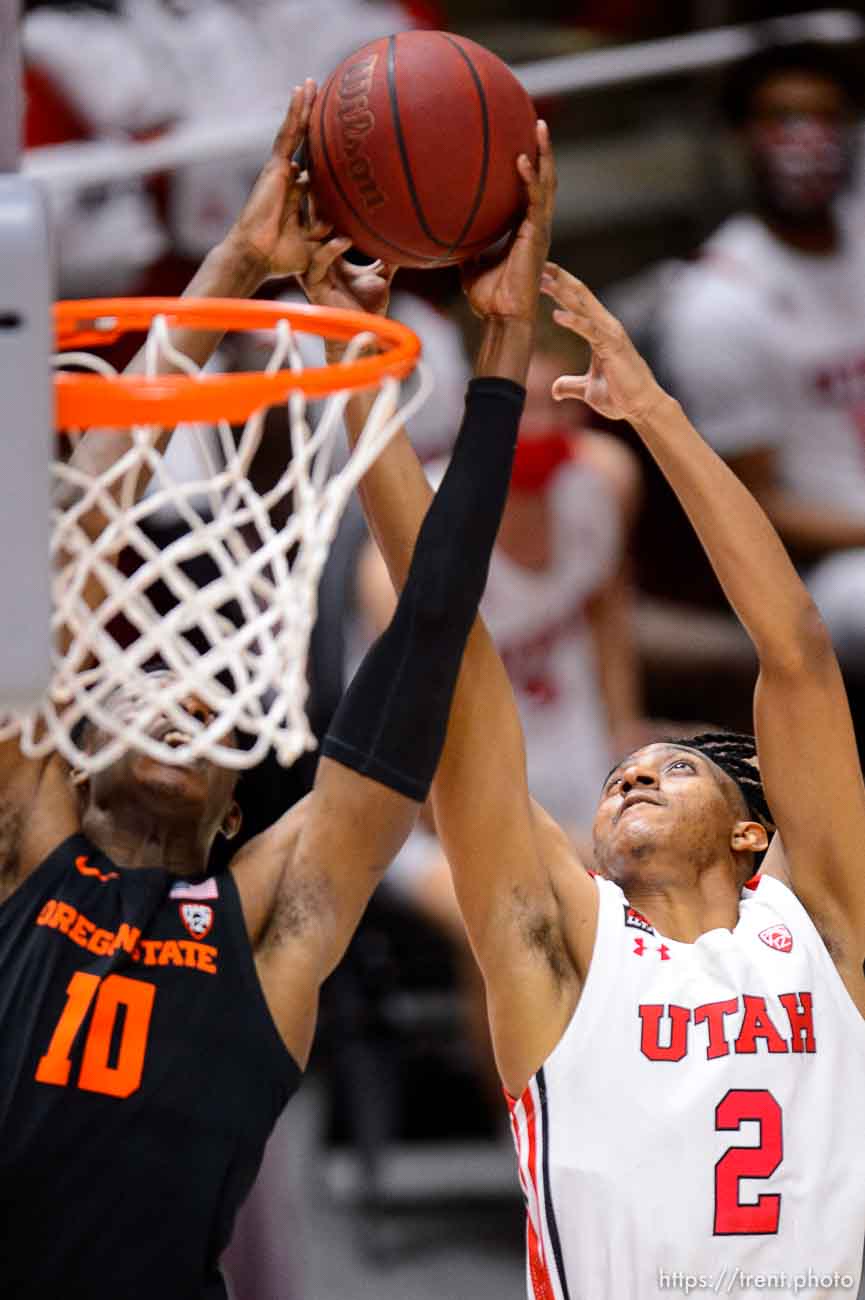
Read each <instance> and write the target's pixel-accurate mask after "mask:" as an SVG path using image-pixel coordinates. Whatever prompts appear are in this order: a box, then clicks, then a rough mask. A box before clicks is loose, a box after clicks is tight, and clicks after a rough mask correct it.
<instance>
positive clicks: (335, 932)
mask: <svg viewBox="0 0 865 1300" xmlns="http://www.w3.org/2000/svg"><path fill="white" fill-rule="evenodd" d="M542 260H543V259H542V258H540V259H538V261H539V264H538V266H537V270H536V274H535V289H534V293H535V298H537V292H538V290H537V284H538V281H539V278H540V264H541V263H542ZM520 348H521V345H516V344H514V345H513V346H512V340H510V338H509V336H508V332H507V331H504V332H502V343H501V346H499V343H498V341H496V342H495V344H492V343H491V344H490V352H489V356H490V366H489V368H488V369H487V370H486V372H485V373H484V374H483V375H481V376H479V377H477V378H475V379H474V380H472V382H471V384H470V385H469V391H468V395H467V398H466V407H465V415H464V417H463V421H462V425H461V428H460V431H459V434H458V435H457V440H456V445H455V447H454V451H453V455H452V457H451V460H450V464H449V465H448V468H447V471H446V473H445V475H444V478H443V480H442V483H441V486H440V487H439V490H438V492H437V493H436V495H435V497H434V499H433V501H432V504H431V505H430V506H429V509H428V510H426V513H425V515H424V514H423V508H421V510H420V511H419V515H420V517H422V519H423V522H422V523H421V525H420V530H419V532H418V533H417V540H416V543H415V544H414V548H413V551H412V555H411V560H410V563H409V567H408V572H407V574H406V576H405V582H404V585H403V587H402V591H401V594H400V597H399V601H398V603H397V607H396V610H395V613H394V615H393V618H392V619H391V622H390V624H389V625H388V627H387V628H386V629H385V631H384V632H383V633H382V635H381V636H380V637H379V639H378V640H377V641H376V642H375V643H374V645H373V646H372V647H371V648H370V650H369V651H368V653H367V655H366V656H365V658H364V660H363V662H362V664H361V666H360V668H359V669H358V671H357V674H356V675H355V677H354V679H353V681H352V682H351V684H350V686H349V688H348V690H347V692H346V694H345V697H344V698H343V700H342V702H341V704H340V706H339V708H338V709H337V712H336V715H335V717H334V719H333V722H332V723H331V725H330V729H329V731H328V733H327V735H326V737H325V739H324V742H323V744H322V751H321V752H322V757H321V761H320V763H319V767H318V772H317V775H316V781H315V786H314V789H313V791H312V794H311V796H310V798H309V799H308V801H307V803H306V807H305V810H304V817H303V825H302V828H301V829H299V831H298V832H297V834H296V838H295V839H293V840H292V841H291V843H290V845H289V848H290V852H289V853H286V854H285V869H284V873H283V878H282V881H281V884H280V887H279V897H278V901H277V904H276V909H275V912H274V914H273V915H272V917H271V918H269V921H268V923H267V924H266V926H265V929H264V933H263V935H262V936H261V938H260V940H259V943H258V948H257V960H258V969H259V972H260V974H261V977H262V980H263V982H264V987H265V990H266V992H267V996H268V1001H269V1003H270V1006H271V1009H272V1010H273V1011H274V1013H275V1015H276V1016H277V1020H278V1022H279V1023H280V1024H281V1026H282V1028H283V1032H284V1033H285V1035H286V1041H287V1042H288V1043H289V1046H290V1047H291V1049H292V1051H293V1053H294V1054H295V1056H296V1057H297V1059H298V1060H300V1061H301V1062H303V1061H304V1060H305V1058H306V1054H307V1053H308V1050H309V1041H310V1038H311V1033H312V1024H313V1014H314V1008H315V1000H316V999H315V994H316V993H317V990H318V987H319V985H320V983H321V982H322V980H323V979H324V978H325V977H326V976H327V975H328V974H329V973H330V971H331V970H332V969H333V967H334V966H335V965H336V963H337V962H338V961H339V959H340V957H341V956H342V954H343V952H344V950H345V948H346V946H347V944H348V941H349V939H350V938H351V935H352V933H353V932H354V929H355V927H356V926H357V923H358V921H359V919H360V916H361V914H362V912H363V909H364V907H365V906H366V903H367V901H368V899H369V895H370V893H371V892H372V890H373V889H374V887H375V885H376V883H377V882H378V879H379V877H380V874H381V872H382V871H383V870H384V868H385V867H386V866H387V864H388V863H389V862H390V861H391V859H392V858H393V856H394V855H395V853H396V851H397V850H398V848H399V847H400V846H401V844H402V842H403V840H404V839H405V838H406V836H407V834H408V832H409V831H410V829H411V827H412V825H413V823H414V820H415V818H416V816H417V813H418V810H419V808H420V805H421V804H422V803H423V802H424V801H425V800H426V798H427V795H428V794H429V789H430V785H431V782H432V779H433V776H434V773H435V770H436V767H437V765H438V761H439V757H440V754H441V750H442V746H443V744H444V740H445V733H446V729H447V723H448V715H449V713H450V707H451V700H452V698H453V691H454V687H455V684H456V680H457V674H458V671H459V665H460V661H461V659H462V654H463V650H464V648H465V643H466V639H467V637H468V635H469V632H470V630H471V627H472V625H473V623H474V621H475V618H476V616H477V609H478V604H479V602H480V599H481V596H482V595H483V590H484V587H485V585H486V578H487V571H488V567H489V560H490V555H491V552H492V548H493V544H494V542H495V539H496V535H497V533H498V529H499V524H500V522H501V515H502V511H503V509H504V504H505V500H506V498H507V493H508V487H509V484H510V477H511V467H512V463H513V453H514V448H515V446H516V439H517V430H518V427H519V422H520V417H521V415H522V409H523V401H524V398H525V390H524V389H523V388H522V386H521V385H520V384H519V383H518V382H515V380H514V379H513V378H511V377H510V376H511V375H512V374H513V373H515V372H517V373H524V367H525V361H526V360H527V358H524V357H523V356H522V353H521V350H520ZM498 358H502V360H501V362H500V363H499V361H498V360H497V359H498ZM425 499H426V498H425ZM417 523H418V517H415V518H414V519H413V524H414V526H415V528H416V527H417ZM294 827H295V818H294V817H293V815H292V814H288V817H287V819H286V821H285V823H284V825H283V827H282V828H281V827H277V828H276V831H275V834H274V835H271V836H269V837H266V838H269V840H270V842H271V843H272V844H273V845H274V846H275V848H274V852H276V853H279V852H281V848H280V846H279V841H280V837H281V835H282V834H283V830H284V831H285V832H287V833H288V834H289V835H291V834H292V833H293V828H294ZM261 849H262V845H260V844H259V845H257V846H256V850H255V852H256V853H257V854H259V855H260V853H261ZM242 866H243V864H242V862H240V863H238V868H237V869H238V871H240V870H241V869H242ZM300 990H303V991H304V993H305V995H304V994H303V993H302V994H301V995H300V996H299V991H300Z"/></svg>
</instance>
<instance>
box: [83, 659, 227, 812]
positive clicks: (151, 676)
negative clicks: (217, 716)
mask: <svg viewBox="0 0 865 1300" xmlns="http://www.w3.org/2000/svg"><path fill="white" fill-rule="evenodd" d="M176 680H177V679H176V676H175V674H174V673H172V672H171V671H169V670H159V671H156V672H151V673H148V674H147V685H146V690H144V691H142V690H141V689H138V688H136V687H133V686H122V687H118V688H117V689H116V690H115V691H113V692H112V694H111V695H110V696H109V697H108V699H107V700H106V704H105V707H106V710H107V711H108V712H110V713H111V714H112V715H114V716H115V717H116V718H118V719H130V720H131V719H133V718H136V717H140V716H141V714H142V713H143V712H144V711H145V710H149V709H150V708H152V705H153V701H154V693H156V694H157V699H158V693H160V692H163V693H164V692H165V691H166V689H167V688H168V687H170V686H171V685H172V684H173V683H174V682H175V681H176ZM180 706H181V708H182V709H183V712H184V713H185V714H187V715H188V717H189V719H190V725H189V727H188V728H186V727H183V728H181V727H178V725H177V723H176V721H175V720H174V719H173V718H171V717H169V716H168V715H167V714H166V713H162V712H159V711H156V712H154V715H153V718H152V721H151V722H150V724H149V725H148V728H147V731H148V734H149V735H150V736H151V737H152V738H153V739H155V740H160V741H162V742H164V743H165V744H167V745H169V747H177V746H179V745H182V744H184V743H185V742H186V741H188V740H189V739H190V738H191V737H192V735H193V732H194V730H195V723H196V722H197V723H200V724H201V725H202V726H207V725H208V724H209V723H210V722H212V721H213V717H214V714H213V712H212V710H211V709H210V708H209V707H208V706H207V705H206V704H205V703H204V701H203V700H201V699H199V698H198V697H197V696H196V695H193V694H189V695H188V696H186V697H184V698H183V699H182V700H181V701H180ZM223 743H227V744H230V745H232V746H233V745H234V744H235V738H234V736H233V735H229V736H228V737H226V739H225V741H224V742H223ZM236 784H237V774H236V773H235V772H234V771H232V770H230V769H228V768H225V767H221V766H220V765H219V764H217V763H213V762H211V760H210V759H207V758H199V759H195V760H193V761H192V762H189V763H185V764H174V763H164V762H160V761H159V760H158V759H155V758H151V757H150V756H149V755H147V754H141V753H138V752H132V751H130V752H128V753H126V754H124V755H123V756H122V757H121V758H119V759H118V760H117V761H116V762H115V763H113V764H111V766H110V767H108V768H106V769H105V771H104V772H101V773H97V774H95V775H94V776H93V777H91V789H92V790H93V791H94V793H95V794H96V795H97V797H102V798H103V799H104V798H105V796H106V795H107V796H108V797H109V798H110V795H111V793H112V791H118V790H119V789H121V788H123V787H126V788H128V787H129V786H130V785H132V786H134V787H135V788H136V789H138V790H140V791H141V793H142V794H143V793H145V792H148V793H149V794H150V795H151V796H153V797H154V798H156V799H158V800H159V801H160V802H166V803H168V804H170V805H171V806H172V807H173V808H180V807H187V808H188V809H189V812H190V814H191V815H192V816H196V817H202V816H204V817H205V818H206V819H208V820H210V819H215V820H216V822H217V823H218V822H219V820H220V811H221V810H223V809H227V808H228V807H229V806H230V804H231V802H232V798H233V794H234V787H235V785H236Z"/></svg>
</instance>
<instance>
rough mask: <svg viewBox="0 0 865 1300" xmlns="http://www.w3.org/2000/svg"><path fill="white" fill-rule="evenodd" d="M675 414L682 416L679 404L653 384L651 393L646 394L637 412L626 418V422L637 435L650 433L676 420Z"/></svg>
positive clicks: (657, 385)
mask: <svg viewBox="0 0 865 1300" xmlns="http://www.w3.org/2000/svg"><path fill="white" fill-rule="evenodd" d="M677 413H678V414H679V415H681V414H682V407H681V405H680V404H679V402H677V401H676V399H675V397H671V396H670V394H669V393H668V392H666V391H665V389H663V388H662V387H661V385H660V384H654V385H653V387H652V389H651V391H650V392H649V393H647V395H646V399H645V401H644V402H642V403H641V404H640V408H639V410H638V411H637V412H635V413H634V414H633V415H632V416H630V417H629V418H628V422H629V423H630V424H631V425H632V426H633V427H634V429H635V430H636V431H637V433H640V432H643V431H645V432H651V431H652V430H654V429H658V428H661V427H665V426H667V425H668V424H669V422H670V420H671V419H675V418H676V414H677Z"/></svg>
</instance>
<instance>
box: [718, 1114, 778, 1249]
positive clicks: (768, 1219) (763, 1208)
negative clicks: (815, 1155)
mask: <svg viewBox="0 0 865 1300" xmlns="http://www.w3.org/2000/svg"><path fill="white" fill-rule="evenodd" d="M782 1119H783V1116H782V1112H781V1107H780V1106H779V1105H778V1103H777V1101H776V1100H775V1098H774V1097H773V1096H772V1094H771V1092H769V1091H767V1089H765V1088H753V1089H747V1088H739V1089H732V1090H731V1091H730V1092H728V1093H727V1095H726V1096H725V1097H723V1098H722V1099H721V1101H719V1102H718V1105H717V1106H716V1107H715V1129H716V1131H721V1130H725V1131H726V1130H727V1129H739V1128H741V1126H742V1124H743V1123H745V1122H746V1121H748V1120H754V1121H756V1122H757V1123H758V1124H759V1125H760V1144H759V1146H756V1147H729V1148H728V1149H727V1150H726V1151H725V1152H724V1154H723V1155H722V1156H721V1159H720V1160H719V1161H718V1163H717V1164H716V1165H715V1236H716V1237H728V1236H732V1235H748V1236H753V1235H756V1234H758V1233H759V1234H762V1233H776V1232H777V1231H778V1220H779V1219H780V1217H781V1197H780V1194H778V1193H773V1194H772V1195H766V1194H765V1193H764V1194H763V1195H761V1196H758V1197H757V1199H756V1201H754V1202H752V1203H751V1204H749V1203H748V1202H742V1201H740V1200H739V1179H740V1178H768V1177H769V1176H770V1175H771V1174H774V1172H775V1170H776V1169H777V1168H778V1166H779V1165H780V1163H781V1160H782V1159H783V1156H784V1133H783V1124H782Z"/></svg>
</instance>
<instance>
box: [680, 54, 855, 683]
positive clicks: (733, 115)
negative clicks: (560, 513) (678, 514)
mask: <svg viewBox="0 0 865 1300" xmlns="http://www.w3.org/2000/svg"><path fill="white" fill-rule="evenodd" d="M861 84H862V81H861V73H858V72H857V70H856V69H855V68H854V67H853V66H852V65H851V64H848V62H847V61H846V58H845V57H843V56H842V55H841V54H840V53H839V52H838V51H837V50H835V49H834V48H830V47H828V46H820V45H808V44H801V45H797V46H786V47H781V48H777V49H775V48H770V49H764V50H762V51H760V52H758V53H757V54H756V55H754V56H752V57H751V58H749V59H748V60H746V61H745V62H744V63H742V64H741V65H739V66H738V67H737V68H736V69H735V70H734V72H733V73H732V75H731V76H730V78H729V81H728V83H727V87H726V93H725V108H726V112H727V115H728V118H729V120H730V122H731V124H732V125H734V126H735V127H737V128H738V130H739V133H740V138H741V143H742V145H743V148H744V152H745V158H746V162H747V166H748V173H749V177H750V182H751V188H752V194H753V204H752V208H751V210H750V211H747V212H742V213H739V214H737V215H735V216H733V217H731V218H730V219H729V220H727V221H726V222H724V224H723V225H722V226H721V227H720V228H719V230H718V231H716V233H715V234H714V235H713V236H712V238H711V239H709V241H708V242H707V243H706V245H705V246H704V248H703V249H702V253H701V256H700V258H699V260H698V261H697V262H696V263H695V264H694V265H692V266H689V267H687V268H685V269H683V270H682V271H681V273H680V274H679V275H678V276H677V277H676V279H675V281H674V283H673V285H672V288H671V289H670V292H669V294H668V295H667V297H666V302H665V306H664V309H663V312H662V326H661V330H660V345H661V353H662V361H663V364H664V366H665V368H666V370H667V372H668V375H669V378H670V381H671V383H672V386H673V388H674V389H675V391H676V392H677V394H678V395H679V397H680V398H681V399H682V401H683V403H684V405H685V406H686V408H687V410H688V412H689V414H690V416H691V417H692V419H693V420H694V422H695V423H696V425H697V426H698V428H699V429H700V430H701V432H702V433H703V434H704V435H705V436H706V437H707V438H708V439H709V441H710V442H712V443H713V445H714V446H715V448H716V449H717V450H718V451H719V452H720V453H721V454H722V455H723V456H724V457H725V458H726V459H727V460H728V461H729V463H730V464H731V466H732V467H733V469H734V470H735V471H736V473H737V474H738V475H739V476H740V477H741V478H742V480H743V481H744V482H745V483H746V484H747V486H748V487H749V488H750V489H751V491H752V492H753V493H754V495H755V496H756V497H757V498H758V500H759V501H760V502H761V503H762V505H763V506H764V507H765V509H766V511H767V512H768V514H769V516H770V517H771V519H772V521H773V522H774V524H775V526H776V527H777V529H778V531H779V533H780V534H781V537H782V538H783V540H784V541H785V543H786V544H787V546H788V548H789V549H790V550H791V552H792V553H793V555H794V556H795V557H796V559H797V561H798V562H799V563H800V565H801V566H802V570H803V574H804V576H805V578H806V580H807V582H808V585H809V587H810V589H811V592H812V594H813V596H814V598H815V600H816V602H817V604H818V606H819V607H820V609H821V611H822V613H823V615H824V617H825V619H826V621H827V623H828V625H829V627H830V630H831V633H832V635H833V638H834V640H835V644H836V646H837V649H838V653H839V656H840V658H841V661H842V665H843V667H844V669H845V671H846V673H847V675H848V680H851V681H855V680H856V679H857V678H858V679H859V680H863V679H865V228H863V226H862V224H861V221H857V220H856V219H855V217H854V215H853V210H852V207H851V206H850V205H849V204H848V203H846V202H845V196H846V194H847V192H848V190H849V188H850V181H851V177H852V171H853V161H854V159H853V155H854V149H855V141H856V135H855V114H856V110H857V108H858V107H859V104H860V101H861Z"/></svg>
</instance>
